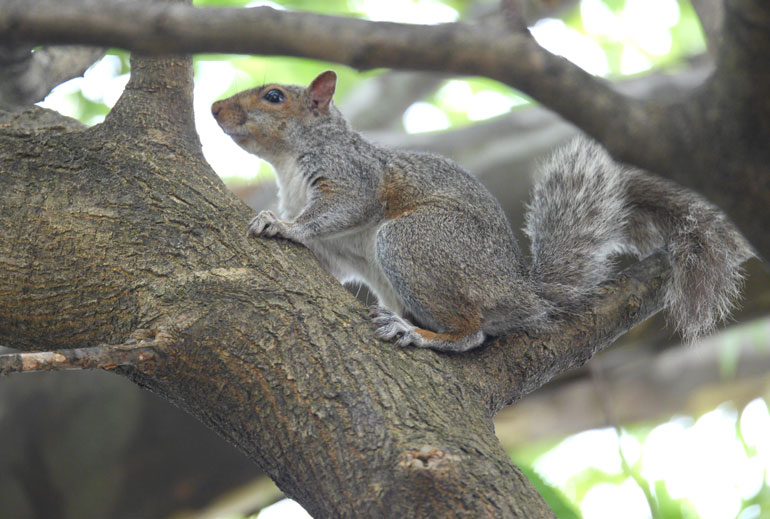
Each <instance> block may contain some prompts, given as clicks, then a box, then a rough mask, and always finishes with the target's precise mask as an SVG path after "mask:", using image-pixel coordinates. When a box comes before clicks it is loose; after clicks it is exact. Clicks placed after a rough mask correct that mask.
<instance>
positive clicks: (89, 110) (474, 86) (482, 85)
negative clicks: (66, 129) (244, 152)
mask: <svg viewBox="0 0 770 519" xmlns="http://www.w3.org/2000/svg"><path fill="white" fill-rule="evenodd" d="M370 1H371V0H370ZM381 1H383V2H385V1H387V0H381ZM425 1H426V0H414V4H415V6H416V5H418V3H419V2H425ZM428 1H430V2H434V3H442V4H444V5H446V6H448V7H451V8H452V9H455V10H456V11H457V12H458V13H459V15H460V17H463V16H466V15H467V13H468V12H470V10H471V7H472V6H474V5H476V4H479V3H483V2H486V3H494V2H492V0H444V1H441V2H440V1H439V0H428ZM495 1H496V0H495ZM194 4H195V5H196V6H201V7H204V6H205V7H244V6H258V5H268V6H272V7H275V8H286V9H291V10H302V11H313V12H318V13H324V14H331V15H343V16H354V17H364V16H365V13H363V12H361V11H360V10H359V9H358V7H360V6H363V5H366V4H365V2H363V0H326V1H325V2H318V1H315V0H275V1H253V0H195V1H194ZM604 4H605V5H606V6H607V7H608V8H609V10H610V11H612V12H613V13H618V12H620V11H622V10H623V9H624V8H625V6H626V0H604ZM678 5H679V12H680V16H679V20H678V22H677V23H676V25H674V26H673V27H671V29H670V33H671V36H672V46H671V50H670V52H669V53H668V54H666V55H664V56H653V55H649V54H645V56H646V58H647V59H648V60H649V61H650V63H651V65H652V66H653V67H665V66H672V65H676V64H677V63H680V62H681V61H682V60H683V59H685V58H687V57H688V56H690V55H692V54H694V53H698V52H702V51H703V49H704V47H705V45H704V41H703V36H702V33H701V30H700V25H699V23H698V20H697V17H696V15H695V13H694V11H693V9H692V7H691V5H690V4H689V2H687V1H685V0H679V1H678ZM562 19H563V20H564V22H565V23H566V24H567V26H568V27H569V28H571V29H574V30H575V31H577V32H579V33H582V34H584V35H585V36H586V37H587V38H591V39H592V40H595V41H596V42H597V43H598V45H600V46H601V49H602V50H603V51H604V53H605V55H606V57H607V62H608V64H609V68H610V77H618V76H620V59H621V55H622V52H623V49H624V48H626V47H627V46H628V45H629V42H627V41H617V40H613V39H612V38H608V37H606V36H601V35H586V34H585V32H586V31H585V28H584V27H583V22H582V18H581V10H580V5H579V3H578V4H576V5H575V7H573V8H572V9H570V10H568V11H567V12H565V13H564V14H563V15H562ZM110 54H111V55H113V56H118V57H119V58H120V59H121V62H122V70H121V72H120V73H121V74H125V73H127V71H128V55H127V53H126V52H125V51H122V50H111V51H110ZM195 60H196V62H199V61H212V60H220V61H229V62H230V63H231V64H232V66H233V67H234V68H235V69H236V70H237V72H236V75H235V78H234V80H233V82H232V84H231V85H230V86H229V87H228V88H227V90H226V91H225V92H223V94H222V96H223V97H224V96H226V95H231V94H233V93H235V92H237V91H239V90H243V89H245V88H249V87H252V86H254V85H258V84H263V83H264V82H266V81H271V80H275V81H280V82H284V83H294V84H307V83H309V81H311V80H312V78H313V77H315V76H316V75H317V73H318V72H319V71H320V70H323V69H326V68H334V69H335V70H336V71H337V72H338V74H339V76H340V81H339V84H338V93H337V98H338V100H340V99H344V98H345V96H346V94H347V93H349V92H350V91H352V90H353V89H355V88H356V87H357V86H358V84H359V83H360V82H361V81H363V80H365V79H366V78H368V77H371V76H372V75H376V74H378V73H381V72H382V71H381V70H380V71H370V72H366V73H358V72H356V71H354V70H353V69H350V68H348V67H344V66H341V65H337V64H331V63H324V62H318V61H315V60H309V59H301V58H282V57H266V56H242V55H218V54H205V55H199V56H196V58H195ZM196 70H198V68H196ZM199 79H200V78H199ZM204 80H205V78H204ZM461 81H466V82H467V84H468V86H469V87H470V93H471V94H473V95H475V94H478V93H479V92H483V91H489V92H495V93H499V94H501V95H502V96H504V97H500V98H499V99H501V100H502V101H503V104H504V105H505V107H504V108H503V110H502V111H507V110H509V109H515V108H516V107H520V106H526V105H528V104H529V103H530V102H531V101H530V100H529V98H527V97H526V96H524V95H522V94H521V93H519V92H517V91H515V90H513V89H511V88H510V87H508V86H506V85H502V84H500V83H498V82H496V81H492V80H489V79H486V78H463V79H462V80H461ZM72 90H73V91H72V92H69V93H68V94H67V95H66V99H67V103H68V104H69V107H68V109H67V110H66V112H67V113H68V114H69V115H72V116H73V117H75V118H77V119H79V120H80V121H83V122H85V123H86V124H94V123H96V122H99V121H101V120H102V119H103V118H104V116H105V115H106V113H107V112H108V111H109V106H108V105H107V104H105V103H104V102H102V101H101V100H99V99H89V98H87V97H86V96H84V95H83V94H82V92H81V91H80V90H78V89H72ZM425 101H426V102H428V103H431V104H433V105H434V106H436V107H438V108H439V109H441V110H442V111H443V112H444V113H445V114H446V116H447V118H448V120H449V123H450V127H451V126H457V125H467V124H473V123H474V122H475V121H474V118H473V117H470V116H469V114H468V111H467V110H465V109H461V108H458V106H456V105H452V104H451V103H448V102H447V100H446V99H445V98H444V97H442V95H441V89H439V90H437V91H436V92H434V93H433V94H432V95H430V96H428V97H427V99H425Z"/></svg>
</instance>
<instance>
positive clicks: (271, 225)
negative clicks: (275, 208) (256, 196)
mask: <svg viewBox="0 0 770 519" xmlns="http://www.w3.org/2000/svg"><path fill="white" fill-rule="evenodd" d="M288 229H289V227H288V225H287V223H286V222H284V221H283V220H279V219H278V217H277V216H275V215H274V214H273V212H272V211H260V212H259V214H258V215H257V216H255V217H254V218H253V219H252V220H251V223H249V229H248V230H247V231H246V236H256V237H262V238H289V236H288Z"/></svg>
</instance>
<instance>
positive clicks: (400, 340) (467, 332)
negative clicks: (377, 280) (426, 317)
mask: <svg viewBox="0 0 770 519" xmlns="http://www.w3.org/2000/svg"><path fill="white" fill-rule="evenodd" d="M370 316H371V317H372V322H373V323H374V324H375V325H377V331H376V332H375V335H376V336H377V338H379V339H382V340H385V341H392V340H395V343H396V345H397V346H401V347H404V346H409V345H411V346H415V347H417V348H428V349H431V350H436V351H450V352H463V351H468V350H472V349H473V348H476V347H478V346H480V345H481V344H482V343H483V342H484V338H485V335H484V332H483V331H481V330H480V329H479V328H478V327H470V326H467V327H466V326H464V327H460V328H458V329H457V330H456V331H452V332H444V333H437V332H432V331H430V330H426V329H424V328H418V327H417V326H415V325H413V324H412V323H410V322H409V321H407V320H406V319H405V318H403V317H401V316H400V315H398V314H396V313H395V312H392V311H391V310H388V309H387V308H385V307H382V306H377V307H375V308H374V309H372V312H371V314H370Z"/></svg>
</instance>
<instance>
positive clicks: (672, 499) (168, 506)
mask: <svg viewBox="0 0 770 519" xmlns="http://www.w3.org/2000/svg"><path fill="white" fill-rule="evenodd" d="M523 3H525V4H526V16H527V19H528V23H529V24H530V27H531V31H532V33H533V35H534V36H535V38H536V39H537V40H538V42H539V43H540V44H541V45H543V46H544V47H546V48H547V49H548V50H550V51H551V52H554V53H556V54H561V55H563V56H564V57H566V58H567V59H569V60H571V61H573V62H574V63H576V64H577V65H579V66H580V67H582V68H584V69H585V70H587V71H589V72H590V73H592V74H595V75H597V76H601V77H604V78H607V79H608V80H611V81H612V82H613V83H614V84H615V85H616V86H617V88H618V89H620V90H622V91H623V92H625V93H627V94H629V95H634V96H640V97H651V96H667V95H674V94H675V92H676V90H677V89H678V88H682V87H685V88H689V87H692V86H695V85H697V84H698V83H699V82H701V81H702V80H703V79H704V78H705V77H706V76H707V75H708V73H709V71H710V70H711V63H712V57H711V56H710V54H709V50H708V46H707V43H706V41H707V38H706V36H705V35H706V34H708V33H709V32H710V30H711V29H712V28H713V27H715V26H717V25H716V24H717V22H718V17H719V12H718V7H719V5H721V3H720V2H715V1H703V2H695V1H693V2H692V3H691V2H689V1H678V0H580V1H577V0H572V1H569V0H567V1H559V0H540V1H535V0H532V1H526V2H523ZM195 4H196V5H200V6H211V7H215V6H247V7H251V6H258V5H269V6H272V7H274V8H276V9H284V8H285V9H294V10H308V11H314V12H321V13H328V14H338V15H345V16H355V17H362V18H366V19H371V20H387V21H397V22H404V23H417V24H433V23H442V22H451V21H456V20H460V19H462V20H468V21H473V20H483V19H485V18H488V17H492V16H497V14H496V10H497V8H498V6H499V2H498V1H497V0H447V1H440V0H326V1H324V2H320V1H303V0H295V1H283V2H280V1H276V2H245V1H237V0H228V1H224V0H223V1H217V0H202V1H196V2H195ZM701 20H702V21H703V23H701ZM327 68H333V69H335V70H336V71H337V73H338V75H339V81H338V90H337V94H336V97H335V99H336V103H337V105H338V107H340V109H341V110H342V111H343V113H345V115H346V116H347V117H348V118H349V119H350V120H351V122H352V124H353V126H354V127H355V128H357V129H359V130H360V131H362V132H364V133H365V134H367V135H368V136H369V137H370V138H371V139H372V140H375V141H377V142H380V143H382V144H386V145H389V146H394V147H408V148H415V149H423V150H431V151H435V152H437V153H441V154H443V155H447V156H449V157H451V158H453V159H455V160H456V161H458V162H460V163H461V164H462V165H464V166H465V167H466V168H467V169H469V170H470V171H472V172H473V173H474V174H476V175H478V176H479V177H480V178H481V180H482V181H483V182H484V183H485V184H486V185H487V186H488V187H489V188H490V190H492V191H493V193H494V194H495V195H496V196H497V197H498V198H499V199H500V201H501V203H502V204H503V206H504V207H505V209H506V211H507V213H508V216H509V218H510V220H511V222H512V224H513V227H514V228H515V229H520V228H521V224H522V211H523V208H524V205H525V203H526V201H527V193H528V191H529V188H530V185H531V182H532V179H533V178H534V177H535V176H536V175H537V164H538V161H540V160H541V159H542V158H543V157H544V156H546V155H547V154H548V153H549V152H550V150H552V149H553V148H554V147H556V146H558V145H560V144H561V143H563V142H565V141H566V140H568V139H569V138H571V137H572V136H574V135H576V134H577V129H576V128H574V127H573V126H571V125H570V124H568V123H566V122H564V121H562V120H561V119H559V118H558V117H557V116H555V115H553V114H551V113H550V112H548V111H547V110H545V109H543V108H540V107H539V106H537V104H535V103H533V102H532V101H531V100H530V99H528V98H527V97H526V96H524V95H522V94H521V93H519V92H516V91H514V90H512V89H510V88H509V87H506V86H504V85H501V84H499V83H497V82H495V81H492V80H488V79H484V78H473V77H449V76H444V75H440V74H435V73H414V72H393V71H385V70H375V71H371V72H367V73H363V74H360V73H357V72H356V71H354V70H352V69H348V68H346V67H343V66H340V65H335V64H329V63H322V62H317V61H313V60H306V59H296V58H291V59H288V58H270V57H253V56H235V55H199V56H196V58H195V72H196V90H195V110H196V124H197V128H198V132H199V134H200V137H201V141H202V144H203V149H204V153H205V155H206V158H207V160H208V161H209V162H210V164H211V166H212V167H213V168H214V169H215V171H216V172H217V173H218V174H219V175H220V176H221V178H222V179H223V181H224V182H225V183H226V184H227V185H228V186H229V187H230V188H231V189H232V190H233V191H234V192H235V193H236V194H237V195H238V196H239V197H241V198H242V199H243V200H244V201H245V202H246V203H247V204H249V205H250V206H251V207H253V208H254V209H255V210H259V209H263V208H268V207H271V205H272V204H274V203H275V192H276V188H275V182H274V174H273V170H272V168H271V166H270V165H269V164H267V163H266V162H263V161H261V160H260V159H259V158H257V157H254V156H252V155H249V154H247V153H245V152H244V151H242V150H241V149H240V148H239V147H238V146H236V145H235V144H234V143H233V142H232V141H231V140H230V139H229V138H228V137H227V136H226V135H224V134H223V133H222V132H221V131H220V130H219V128H218V127H217V125H216V123H215V122H214V120H213V118H212V117H211V114H210V110H209V107H210V105H211V103H212V102H213V101H214V100H216V99H220V98H223V97H226V96H229V95H231V94H233V93H235V92H238V91H240V90H244V89H247V88H251V87H254V86H257V85H260V84H263V83H266V82H279V83H295V84H302V85H306V84H308V83H309V82H310V81H311V80H312V79H313V78H314V77H315V76H316V75H317V74H318V73H319V72H321V71H323V70H325V69H327ZM128 72H129V69H128V54H127V53H126V52H123V51H120V50H111V51H109V52H108V54H107V55H106V56H105V57H104V58H103V59H101V60H100V61H99V62H97V63H96V64H94V65H93V66H92V67H91V68H90V69H89V70H88V71H87V72H86V74H85V76H84V77H83V78H78V79H74V80H72V81H69V82H67V83H64V84H62V85H60V86H59V87H57V88H56V89H55V90H54V91H53V92H52V93H51V94H50V95H49V96H48V97H47V98H46V99H45V101H43V102H42V103H39V104H40V105H42V106H44V107H47V108H50V109H52V110H56V111H59V112H61V113H63V114H65V115H68V116H71V117H73V118H76V119H78V120H80V121H82V122H84V123H86V124H89V125H93V124H98V123H99V122H101V121H102V120H103V119H104V117H105V115H106V114H107V112H108V111H109V109H110V107H111V106H112V105H113V104H114V103H115V101H116V100H117V98H118V97H119V96H120V94H121V92H122V90H123V87H124V85H125V84H126V82H127V81H128ZM622 116H623V114H618V117H622ZM245 225H246V222H244V228H245ZM519 238H520V240H521V241H523V242H524V243H526V239H525V237H524V236H523V234H521V233H519ZM747 271H748V276H747V281H746V290H745V293H746V296H745V301H744V304H743V307H742V308H741V309H739V310H738V311H737V312H736V314H735V321H736V322H735V323H731V325H730V326H729V327H728V328H725V329H724V330H722V331H721V332H720V333H718V334H716V335H714V336H712V337H709V338H707V339H705V340H703V341H702V342H701V343H700V344H697V345H695V346H691V347H682V346H680V345H679V344H678V338H677V337H676V336H674V335H673V334H672V332H671V331H670V329H668V328H667V327H666V326H665V323H664V322H663V320H662V318H660V317H657V318H655V319H652V320H650V321H648V322H647V323H645V324H644V325H643V326H641V327H639V328H637V329H635V330H633V331H632V332H630V333H629V334H627V335H626V336H625V337H624V338H623V339H622V340H621V341H620V342H619V343H618V344H617V345H616V346H615V347H613V348H611V349H610V350H609V351H607V352H605V353H603V354H601V355H599V356H598V357H597V358H595V359H594V360H593V361H591V362H590V363H589V365H588V366H586V367H585V368H582V369H580V370H576V371H573V372H570V373H568V374H566V375H565V376H562V377H560V378H558V379H557V380H554V381H552V382H551V383H549V384H548V385H547V386H545V387H543V388H541V389H540V390H538V391H536V392H535V393H534V394H532V395H530V396H528V397H526V398H525V399H523V400H522V401H520V402H519V403H517V404H516V405H514V406H512V407H510V408H508V409H506V410H504V411H503V412H501V413H500V414H499V415H498V417H497V418H496V430H497V434H498V436H499V437H500V440H501V441H502V443H503V445H504V446H505V448H506V449H507V450H508V452H510V454H511V457H512V458H513V460H514V461H515V462H516V463H517V464H518V465H519V466H520V467H522V468H523V469H524V470H525V472H526V473H527V475H528V476H529V477H530V479H531V480H532V481H533V483H534V484H535V485H536V486H537V487H538V489H539V490H540V491H541V493H542V494H543V495H544V497H545V498H546V501H548V503H549V504H550V506H551V507H552V508H553V510H554V511H555V513H556V514H557V516H558V517H560V518H562V519H566V518H576V517H584V518H586V519H604V518H607V519H609V518H618V517H623V518H627V519H645V518H655V519H658V518H665V519H679V518H682V519H684V518H687V519H690V518H692V519H695V518H703V519H736V518H737V519H756V518H770V472H769V471H770V414H769V413H768V406H767V398H768V396H770V377H768V372H769V371H770V370H769V368H770V320H768V319H767V318H765V317H763V316H765V315H767V313H768V308H770V291H768V287H770V277H769V276H768V273H767V272H766V271H765V270H764V269H763V267H762V266H761V265H760V264H759V263H758V262H756V261H754V262H750V263H749V264H748V265H747ZM351 290H352V291H353V292H354V293H357V294H358V296H359V297H361V298H362V299H364V300H365V301H367V299H368V302H369V303H372V302H373V300H372V299H371V297H370V296H367V294H366V293H365V291H361V290H359V289H358V287H351ZM0 444H2V445H3V449H2V451H3V452H2V456H1V457H0V517H2V518H13V519H17V518H18V519H26V518H35V519H37V518H39V519H43V518H47V519H51V518H101V517H105V518H106V517H110V518H113V519H119V518H143V519H153V518H174V519H177V518H179V519H182V518H186V519H204V518H207V519H208V518H228V519H230V518H232V519H235V518H245V517H258V518H260V519H268V518H270V519H276V518H285V519H294V518H302V517H308V516H307V514H306V513H305V512H304V511H303V510H302V509H301V507H299V505H297V504H296V503H293V502H291V501H289V500H284V499H283V496H282V495H281V493H280V491H279V490H278V489H276V488H275V486H274V485H273V484H272V483H271V482H270V481H269V480H268V479H267V478H266V477H265V476H263V475H262V474H261V473H260V471H259V470H258V468H257V467H256V466H254V465H253V464H252V463H251V462H250V461H249V460H248V459H246V458H245V457H243V456H242V455H241V454H239V453H238V452H237V451H236V450H235V449H233V448H232V447H230V446H229V445H227V444H226V443H224V442H223V441H222V440H220V439H219V438H218V437H216V436H215V435H214V434H213V433H211V432H210V431H208V430H207V429H205V428H204V427H203V426H202V425H201V424H199V423H198V422H197V421H195V420H194V419H193V418H191V417H189V416H187V415H186V414H184V413H183V412H182V411H180V410H178V409H176V408H174V407H172V406H171V404H169V403H168V402H165V401H162V400H160V399H158V398H156V397H155V396H154V395H152V394H149V393H148V392H145V391H143V390H141V389H139V388H137V387H136V386H134V385H133V384H131V383H130V382H128V381H126V380H123V379H121V378H118V377H114V376H111V375H109V374H106V373H101V372H98V373H96V372H95V373H38V374H24V375H21V376H14V377H7V378H4V379H3V380H2V383H1V384H0Z"/></svg>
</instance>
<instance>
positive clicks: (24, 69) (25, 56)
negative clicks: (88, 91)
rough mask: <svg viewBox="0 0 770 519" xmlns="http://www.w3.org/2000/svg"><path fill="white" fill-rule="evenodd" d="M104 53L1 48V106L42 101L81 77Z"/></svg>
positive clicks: (97, 50) (75, 49) (87, 49)
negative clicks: (69, 81) (65, 83)
mask: <svg viewBox="0 0 770 519" xmlns="http://www.w3.org/2000/svg"><path fill="white" fill-rule="evenodd" d="M105 51H106V49H105V48H103V47H95V48H92V47H77V46H64V47H44V48H42V49H38V50H37V51H35V52H34V53H33V52H32V51H31V49H29V48H27V47H15V48H9V47H0V103H6V104H16V105H24V104H31V103H36V102H38V101H42V100H43V99H44V98H45V96H47V95H48V93H49V92H50V91H51V90H52V89H53V88H54V87H55V86H57V85H59V84H61V83H63V82H65V81H67V80H69V79H72V78H75V77H78V76H81V75H83V73H84V72H85V71H86V69H87V68H88V67H90V66H91V65H92V64H93V63H95V62H96V61H97V60H99V59H100V58H101V57H102V56H103V55H104V52H105Z"/></svg>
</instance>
